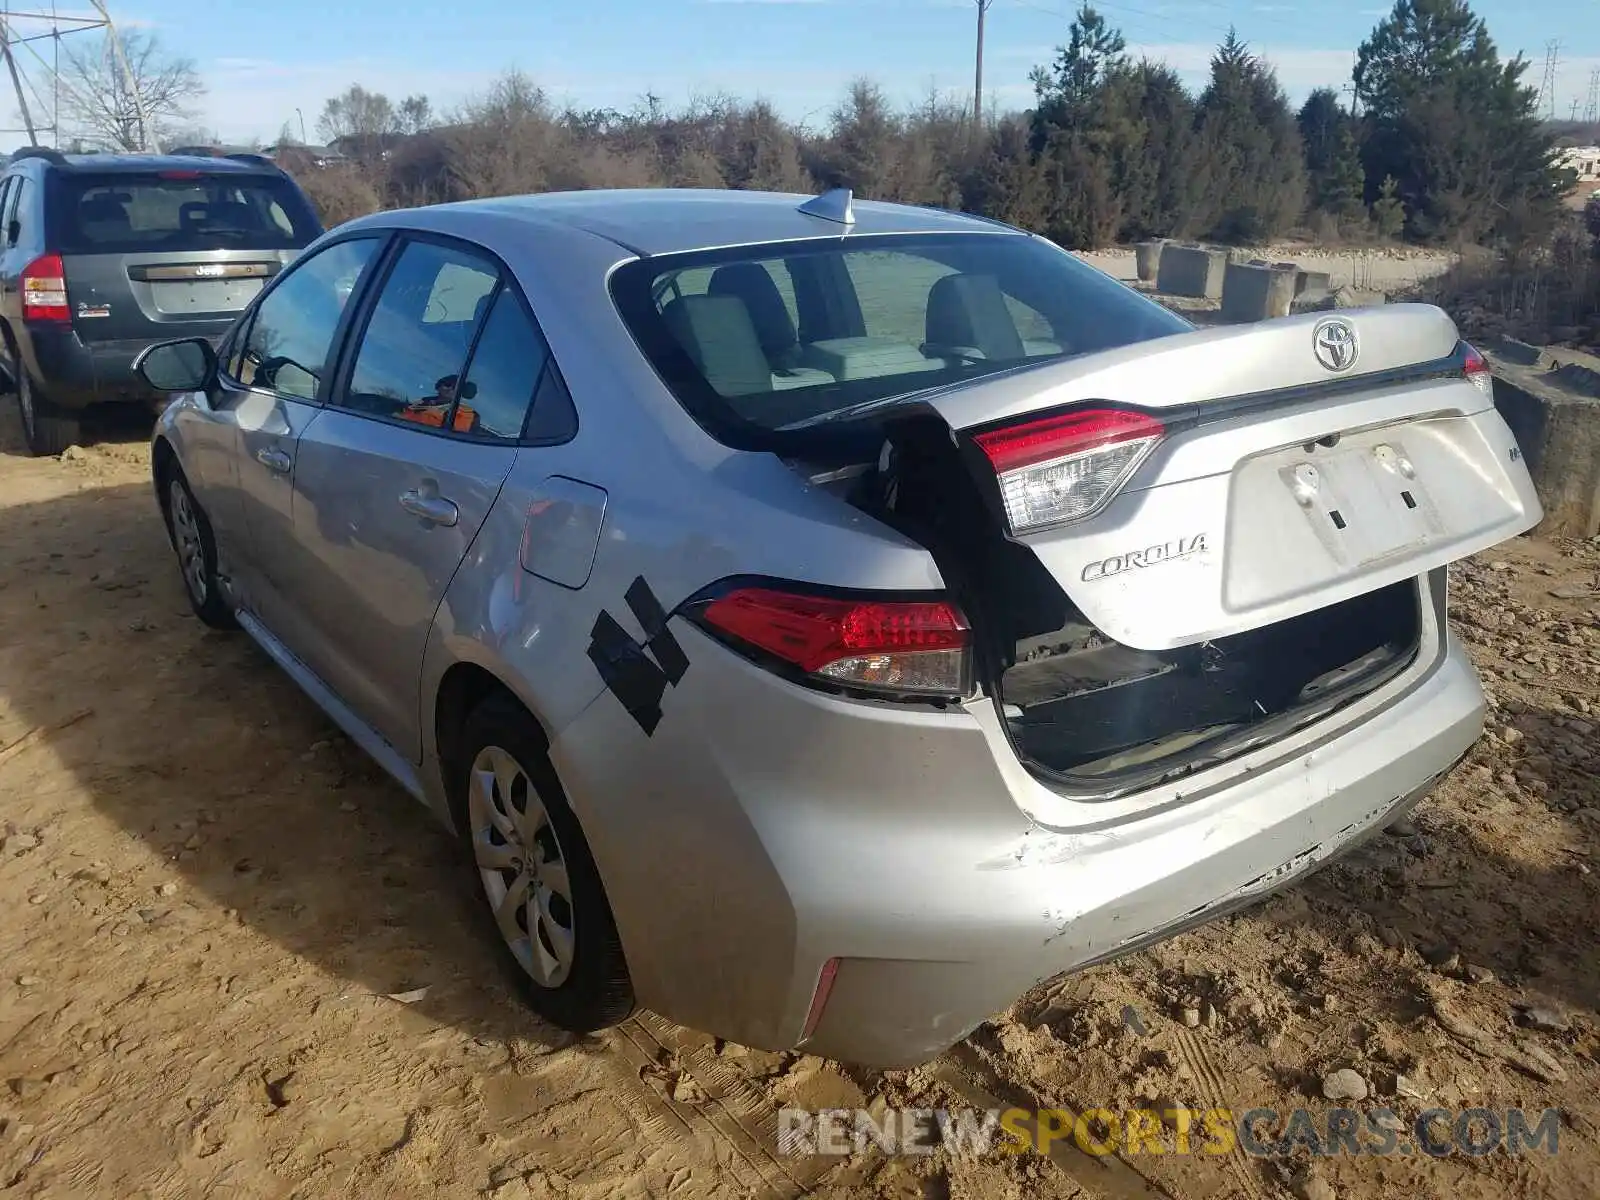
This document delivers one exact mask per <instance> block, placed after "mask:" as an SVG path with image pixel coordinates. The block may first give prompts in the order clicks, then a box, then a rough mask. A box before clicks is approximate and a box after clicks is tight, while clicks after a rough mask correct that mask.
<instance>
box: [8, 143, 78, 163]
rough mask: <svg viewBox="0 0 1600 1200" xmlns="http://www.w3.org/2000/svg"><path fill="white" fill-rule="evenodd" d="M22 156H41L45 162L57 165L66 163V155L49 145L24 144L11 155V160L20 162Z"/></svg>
mask: <svg viewBox="0 0 1600 1200" xmlns="http://www.w3.org/2000/svg"><path fill="white" fill-rule="evenodd" d="M24 158H42V159H44V160H45V162H47V163H52V164H54V165H55V166H58V167H64V166H66V165H67V156H66V155H65V154H62V153H61V151H59V150H52V149H51V148H50V147H49V146H24V147H23V148H22V149H20V150H17V151H14V152H13V153H12V155H11V161H12V162H20V161H21V160H22V159H24Z"/></svg>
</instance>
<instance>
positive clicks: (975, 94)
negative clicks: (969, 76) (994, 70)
mask: <svg viewBox="0 0 1600 1200" xmlns="http://www.w3.org/2000/svg"><path fill="white" fill-rule="evenodd" d="M977 5H978V64H977V70H976V72H975V73H974V76H973V81H972V124H973V125H974V127H976V128H980V129H981V128H982V127H983V19H984V17H986V16H987V15H988V13H989V10H990V9H991V8H993V7H994V0H977Z"/></svg>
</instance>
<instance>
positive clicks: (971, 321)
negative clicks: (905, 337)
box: [922, 274, 1026, 362]
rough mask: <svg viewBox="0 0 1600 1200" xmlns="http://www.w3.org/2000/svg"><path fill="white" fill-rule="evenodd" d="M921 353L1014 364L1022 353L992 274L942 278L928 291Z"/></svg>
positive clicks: (1009, 313)
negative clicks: (924, 338) (924, 334)
mask: <svg viewBox="0 0 1600 1200" xmlns="http://www.w3.org/2000/svg"><path fill="white" fill-rule="evenodd" d="M924 328H925V333H926V338H927V340H926V341H925V342H924V343H923V347H922V350H923V353H925V354H928V355H932V356H936V357H942V358H955V359H984V360H987V361H990V362H995V361H998V362H1016V361H1019V360H1021V359H1022V358H1023V357H1024V356H1025V354H1026V351H1025V350H1024V349H1023V345H1022V335H1021V334H1019V333H1018V332H1017V323H1016V321H1015V320H1014V319H1013V317H1012V316H1011V310H1010V309H1008V308H1007V307H1006V298H1005V293H1004V292H1002V291H1001V290H1000V285H999V283H998V282H997V281H996V280H995V277H994V276H993V275H967V274H956V275H946V276H944V277H943V278H941V279H939V280H937V281H936V282H935V283H934V285H933V287H932V288H930V289H929V290H928V309H927V315H926V320H925V324H924Z"/></svg>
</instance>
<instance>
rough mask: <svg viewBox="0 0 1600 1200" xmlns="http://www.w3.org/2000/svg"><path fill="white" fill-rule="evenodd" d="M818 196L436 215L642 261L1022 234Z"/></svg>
mask: <svg viewBox="0 0 1600 1200" xmlns="http://www.w3.org/2000/svg"><path fill="white" fill-rule="evenodd" d="M812 198H813V197H810V196H805V195H800V194H797V193H790V192H747V191H734V190H730V189H715V188H629V189H619V190H594V191H583V192H543V193H540V194H537V195H529V196H500V197H494V198H491V199H484V200H466V201H461V202H459V203H456V204H444V205H438V206H434V208H433V209H432V211H434V212H437V213H440V214H444V213H447V212H448V213H459V214H462V215H470V214H472V213H482V214H484V215H486V216H487V215H495V216H500V217H511V218H522V219H525V220H528V221H536V222H539V223H541V224H547V225H550V224H554V225H565V226H568V227H571V228H575V229H581V230H584V231H586V232H588V233H592V234H595V235H597V236H599V237H603V238H606V239H607V240H609V241H612V242H615V243H617V244H618V245H620V246H622V247H624V248H625V249H628V250H631V251H633V252H634V253H635V254H641V255H656V254H671V253H673V252H675V251H681V250H709V249H715V248H721V247H728V246H745V245H756V244H763V243H768V242H786V241H799V240H804V239H808V238H837V237H839V236H840V235H841V234H843V233H845V232H846V231H847V230H848V232H849V234H850V235H852V236H863V235H869V234H880V233H899V234H910V233H991V234H994V233H1001V234H1013V235H1016V236H1022V237H1025V236H1027V235H1026V234H1024V233H1023V232H1022V231H1021V230H1018V229H1014V228H1013V227H1011V226H1009V225H1003V224H1001V223H1000V222H998V221H991V220H989V219H988V218H985V217H974V216H968V215H965V214H962V213H954V212H948V211H946V210H944V209H937V208H923V207H920V206H917V205H911V204H888V203H883V202H880V201H870V200H858V201H854V202H853V203H852V205H851V208H852V211H853V212H854V214H855V223H854V224H853V225H848V226H847V225H842V224H840V223H838V222H837V221H831V220H827V219H825V218H822V217H816V216H811V215H809V214H807V213H804V212H801V211H800V206H801V205H802V204H804V203H805V202H806V201H808V200H810V199H812Z"/></svg>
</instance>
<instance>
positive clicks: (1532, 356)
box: [1494, 336, 1542, 367]
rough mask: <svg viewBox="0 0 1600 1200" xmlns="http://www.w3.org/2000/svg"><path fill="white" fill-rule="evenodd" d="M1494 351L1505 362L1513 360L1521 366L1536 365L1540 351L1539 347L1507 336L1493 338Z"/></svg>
mask: <svg viewBox="0 0 1600 1200" xmlns="http://www.w3.org/2000/svg"><path fill="white" fill-rule="evenodd" d="M1494 351H1495V353H1496V354H1498V355H1499V356H1500V357H1501V358H1503V359H1505V360H1506V361H1507V362H1514V363H1516V364H1518V365H1519V366H1523V367H1533V366H1537V365H1538V363H1539V355H1540V354H1541V353H1542V351H1541V350H1540V349H1539V347H1537V346H1531V345H1529V344H1528V343H1527V342H1524V341H1519V340H1518V339H1516V338H1514V337H1508V336H1502V337H1498V338H1495V339H1494Z"/></svg>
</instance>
